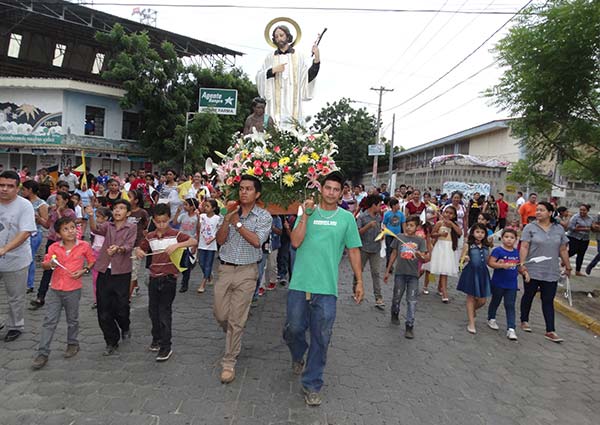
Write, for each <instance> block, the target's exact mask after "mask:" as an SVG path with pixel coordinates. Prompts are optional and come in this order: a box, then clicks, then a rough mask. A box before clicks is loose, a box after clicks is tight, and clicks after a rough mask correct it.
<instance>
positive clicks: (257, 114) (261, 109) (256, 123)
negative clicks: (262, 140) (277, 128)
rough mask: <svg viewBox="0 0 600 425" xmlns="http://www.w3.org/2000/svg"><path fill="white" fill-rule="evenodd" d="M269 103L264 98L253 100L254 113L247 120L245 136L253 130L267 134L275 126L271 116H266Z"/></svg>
mask: <svg viewBox="0 0 600 425" xmlns="http://www.w3.org/2000/svg"><path fill="white" fill-rule="evenodd" d="M266 106H267V101H266V100H265V99H263V98H262V97H255V98H254V99H252V113H251V114H250V115H249V116H248V118H246V123H245V124H244V135H246V134H250V133H252V129H253V128H254V129H256V131H258V132H259V133H265V132H266V131H267V130H268V129H269V128H270V127H273V126H274V125H275V124H274V122H273V118H271V116H270V115H269V114H265V108H266Z"/></svg>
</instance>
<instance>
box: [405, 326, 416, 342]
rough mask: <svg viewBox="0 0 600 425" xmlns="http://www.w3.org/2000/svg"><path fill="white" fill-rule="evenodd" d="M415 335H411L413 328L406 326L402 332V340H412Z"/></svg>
mask: <svg viewBox="0 0 600 425" xmlns="http://www.w3.org/2000/svg"><path fill="white" fill-rule="evenodd" d="M414 337H415V334H414V333H413V327H412V326H410V325H406V331H405V332H404V338H406V339H413V338H414Z"/></svg>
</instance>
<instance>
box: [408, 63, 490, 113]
mask: <svg viewBox="0 0 600 425" xmlns="http://www.w3.org/2000/svg"><path fill="white" fill-rule="evenodd" d="M496 63H498V61H497V60H496V61H494V62H492V63H490V64H489V65H486V66H484V67H483V68H481V69H480V70H479V71H477V72H475V73H474V74H471V75H469V76H468V77H467V78H465V79H463V80H461V81H459V82H458V83H456V84H454V85H453V86H452V87H450V88H448V89H447V90H444V91H443V92H441V93H440V94H438V95H437V96H434V97H432V98H431V99H429V100H428V101H426V102H424V103H422V104H421V105H419V106H417V107H416V108H414V109H412V110H411V111H409V112H407V113H406V114H404V115H402V116H401V117H400V118H405V117H407V116H409V115H412V114H414V113H415V112H417V111H418V110H419V109H421V108H423V107H425V106H427V105H429V104H430V103H431V102H433V101H434V100H437V99H439V98H440V97H442V96H444V95H445V94H448V93H449V92H451V91H452V90H454V89H455V88H457V87H458V86H460V85H462V84H464V83H466V82H467V81H469V80H471V79H473V78H475V77H476V76H478V75H479V74H481V73H482V72H483V71H485V70H487V69H489V68H491V67H492V66H494V65H496Z"/></svg>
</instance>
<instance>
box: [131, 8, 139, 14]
mask: <svg viewBox="0 0 600 425" xmlns="http://www.w3.org/2000/svg"><path fill="white" fill-rule="evenodd" d="M139 14H140V8H139V7H134V8H133V10H132V11H131V16H133V15H139Z"/></svg>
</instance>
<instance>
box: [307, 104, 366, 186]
mask: <svg viewBox="0 0 600 425" xmlns="http://www.w3.org/2000/svg"><path fill="white" fill-rule="evenodd" d="M312 127H313V129H314V130H315V131H317V132H319V131H322V130H323V129H325V128H327V127H328V128H329V130H328V133H329V135H330V136H331V137H332V139H333V140H334V141H335V143H336V144H337V145H338V149H339V153H338V155H337V156H336V157H335V162H336V164H337V165H338V167H340V169H341V170H342V171H343V172H344V174H345V175H346V177H347V178H349V179H359V178H360V177H362V175H363V173H364V170H365V169H367V168H368V167H369V164H370V163H371V162H372V158H371V157H369V156H368V149H369V145H371V144H374V143H375V139H376V137H377V119H376V118H375V116H373V115H371V114H369V113H368V112H367V110H366V109H365V108H360V109H354V108H352V106H350V99H347V98H342V99H340V100H339V101H337V102H334V103H332V104H330V103H327V106H325V107H324V108H323V109H322V110H321V111H320V112H319V113H318V114H317V115H316V116H315V122H314V123H313V125H312Z"/></svg>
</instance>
